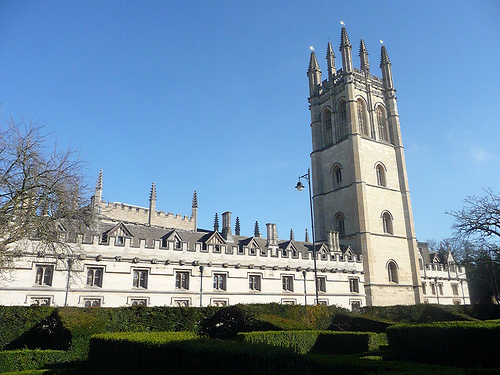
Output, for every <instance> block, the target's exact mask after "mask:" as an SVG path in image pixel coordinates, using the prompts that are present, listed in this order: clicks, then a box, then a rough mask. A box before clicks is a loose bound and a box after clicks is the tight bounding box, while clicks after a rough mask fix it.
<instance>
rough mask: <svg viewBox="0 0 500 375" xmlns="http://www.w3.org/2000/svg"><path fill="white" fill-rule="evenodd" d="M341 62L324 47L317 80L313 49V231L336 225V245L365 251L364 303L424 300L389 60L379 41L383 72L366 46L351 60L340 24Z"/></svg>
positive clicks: (323, 237) (320, 235) (322, 235)
mask: <svg viewBox="0 0 500 375" xmlns="http://www.w3.org/2000/svg"><path fill="white" fill-rule="evenodd" d="M340 53H341V58H342V68H341V69H339V70H337V71H336V70H335V55H334V53H333V49H332V46H331V44H330V43H328V46H327V54H326V59H327V70H328V78H327V79H325V80H324V81H321V70H320V67H319V64H318V61H317V59H316V55H315V53H314V51H313V52H311V58H310V62H309V69H308V71H307V76H308V78H309V94H310V97H309V104H310V110H311V131H312V147H313V150H312V153H311V167H312V171H311V173H312V177H311V179H312V182H313V202H314V203H313V204H314V220H315V223H316V238H317V239H318V241H324V242H325V241H327V232H328V231H331V230H335V231H337V232H339V235H340V242H341V244H342V245H350V246H351V248H352V249H353V250H354V251H355V252H357V253H358V254H362V255H363V268H364V272H365V290H366V299H367V304H368V305H394V304H414V303H421V302H422V295H421V290H420V288H421V287H420V285H421V282H420V275H419V269H418V255H417V254H418V253H417V252H418V250H417V241H416V237H415V229H414V225H413V215H412V210H411V203H410V193H409V189H408V180H407V176H406V166H405V159H404V152H403V144H402V141H401V131H400V125H399V116H398V111H397V105H396V97H395V91H396V90H395V89H394V87H393V81H392V72H391V63H390V61H389V56H388V54H387V51H386V49H385V46H382V51H381V62H380V67H381V69H382V79H380V78H378V77H375V76H373V75H372V74H371V73H370V65H369V62H368V51H367V48H366V45H365V43H364V41H363V40H361V43H360V48H359V56H360V69H357V68H354V67H353V61H352V46H351V43H350V41H349V37H348V35H347V31H346V29H345V27H342V31H341V39H340Z"/></svg>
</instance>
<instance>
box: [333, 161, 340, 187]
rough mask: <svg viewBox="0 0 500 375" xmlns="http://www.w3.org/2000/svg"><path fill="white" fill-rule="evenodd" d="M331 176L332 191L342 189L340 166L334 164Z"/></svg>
mask: <svg viewBox="0 0 500 375" xmlns="http://www.w3.org/2000/svg"><path fill="white" fill-rule="evenodd" d="M332 175H333V189H334V190H335V189H339V188H341V187H342V168H341V167H340V165H338V164H336V165H335V166H334V167H333V171H332Z"/></svg>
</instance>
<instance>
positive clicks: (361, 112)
mask: <svg viewBox="0 0 500 375" xmlns="http://www.w3.org/2000/svg"><path fill="white" fill-rule="evenodd" d="M357 105H358V128H359V132H360V133H361V134H364V135H368V134H369V132H368V123H367V121H366V114H365V106H364V104H363V101H362V100H361V99H359V100H358V101H357Z"/></svg>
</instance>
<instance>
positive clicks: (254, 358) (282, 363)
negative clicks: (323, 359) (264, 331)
mask: <svg viewBox="0 0 500 375" xmlns="http://www.w3.org/2000/svg"><path fill="white" fill-rule="evenodd" d="M135 335H136V336H134V334H128V336H127V338H125V336H122V337H120V336H113V335H97V336H94V337H92V339H91V341H90V353H89V359H88V368H91V369H92V373H93V374H96V375H99V374H110V373H113V374H125V375H126V374H164V373H166V372H168V373H173V374H191V373H197V374H215V373H219V372H222V371H224V372H227V373H238V374H242V375H244V374H292V373H302V374H306V373H307V369H306V366H305V362H304V359H303V358H302V357H301V356H298V355H296V354H295V353H294V352H293V351H291V350H287V349H285V348H279V347H269V346H267V345H252V344H249V343H245V342H239V343H234V342H227V341H221V340H211V339H205V338H199V339H195V340H192V339H191V338H192V336H190V335H188V334H185V337H187V338H188V340H182V338H181V335H184V333H182V334H180V335H178V336H170V335H165V336H164V337H163V339H158V337H153V340H152V341H148V340H147V339H146V336H145V335H144V334H142V333H137V334H135ZM296 371H298V372H296Z"/></svg>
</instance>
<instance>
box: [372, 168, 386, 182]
mask: <svg viewBox="0 0 500 375" xmlns="http://www.w3.org/2000/svg"><path fill="white" fill-rule="evenodd" d="M375 170H376V172H377V185H378V186H387V185H386V182H385V168H384V166H383V165H382V164H377V167H376V168H375Z"/></svg>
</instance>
